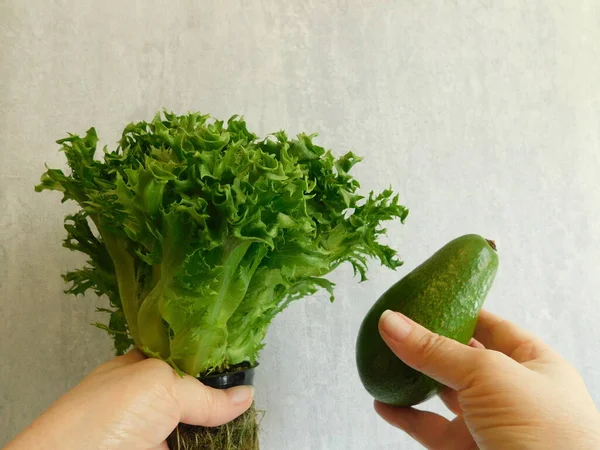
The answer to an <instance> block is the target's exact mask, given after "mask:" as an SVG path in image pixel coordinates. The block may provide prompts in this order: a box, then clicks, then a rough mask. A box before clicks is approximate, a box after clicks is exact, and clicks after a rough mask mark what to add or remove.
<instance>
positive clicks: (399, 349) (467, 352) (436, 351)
mask: <svg viewBox="0 0 600 450" xmlns="http://www.w3.org/2000/svg"><path fill="white" fill-rule="evenodd" d="M379 332H380V334H381V337H382V338H383V340H384V341H385V342H386V344H387V345H388V346H389V347H390V349H391V350H392V351H393V352H394V353H395V354H396V356H397V357H398V358H400V359H401V360H402V361H403V362H404V363H405V364H406V365H408V366H410V367H412V368H413V369H415V370H418V371H419V372H422V373H424V374H425V375H427V376H429V377H431V378H433V379H434V380H436V381H439V382H440V383H442V384H444V385H446V386H448V387H450V388H452V389H454V390H457V391H459V390H462V389H464V388H466V387H467V386H468V384H469V381H470V380H471V379H472V375H473V373H474V371H475V370H476V369H477V367H478V366H480V363H478V360H479V359H480V358H481V355H482V352H484V351H485V350H482V349H476V348H473V347H469V346H467V345H463V344H461V343H459V342H457V341H454V340H452V339H449V338H446V337H444V336H440V335H439V334H436V333H432V332H431V331H429V330H427V329H426V328H424V327H422V326H421V325H419V324H418V323H416V322H414V321H413V320H410V319H409V318H408V317H406V316H404V315H403V314H400V313H398V312H394V311H390V310H387V311H385V312H384V313H383V314H382V315H381V318H380V319H379Z"/></svg>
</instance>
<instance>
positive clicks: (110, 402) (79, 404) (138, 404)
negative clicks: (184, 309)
mask: <svg viewBox="0 0 600 450" xmlns="http://www.w3.org/2000/svg"><path fill="white" fill-rule="evenodd" d="M252 397H253V390H252V388H251V387H250V386H237V387H234V388H231V389H227V390H218V389H212V388H209V387H207V386H204V385H203V384H202V383H200V382H199V381H198V380H196V379H195V378H193V377H190V376H185V377H180V376H179V375H178V374H177V373H175V371H174V370H173V369H172V368H171V367H170V366H169V365H168V364H167V363H165V362H163V361H160V360H158V359H154V358H150V359H147V358H146V357H145V356H144V355H143V354H142V353H141V352H139V351H138V350H133V351H131V352H129V353H127V354H126V355H124V356H119V357H116V358H114V359H112V360H110V361H108V362H107V363H104V364H102V365H101V366H99V367H97V368H96V369H94V370H93V371H92V372H91V373H90V374H89V375H88V376H87V377H86V378H85V379H84V380H83V381H82V382H81V383H80V384H79V385H77V386H76V387H75V388H73V389H72V390H71V391H69V392H68V393H66V394H65V395H64V396H63V397H61V398H60V399H59V400H57V401H56V403H54V404H53V405H52V406H51V407H50V408H49V409H48V410H47V411H46V412H44V413H43V414H42V415H41V416H40V417H38V418H37V419H36V420H35V421H34V422H33V423H32V424H31V425H30V426H29V427H28V428H27V429H26V430H24V431H23V432H22V433H20V434H19V435H18V436H17V437H16V438H15V439H14V440H13V441H12V442H11V443H9V444H8V446H7V447H5V450H31V449H37V450H58V449H60V450H71V449H72V450H109V449H110V450H134V449H135V450H167V449H168V446H167V443H166V442H165V439H166V438H167V437H168V436H169V434H170V433H171V432H172V431H173V429H175V427H176V426H177V424H178V423H179V422H183V423H187V424H190V425H202V426H217V425H222V424H224V423H226V422H229V421H231V420H233V419H234V418H236V417H237V416H239V415H240V414H242V413H243V412H244V411H246V410H247V409H248V408H249V407H250V405H251V404H252Z"/></svg>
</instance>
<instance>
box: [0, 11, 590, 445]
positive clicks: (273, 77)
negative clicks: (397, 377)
mask: <svg viewBox="0 0 600 450" xmlns="http://www.w3.org/2000/svg"><path fill="white" fill-rule="evenodd" d="M598 42H600V6H599V4H598V2H595V1H592V0H587V1H584V0H545V1H543V2H520V1H516V0H514V1H513V0H507V1H502V2H498V1H491V0H478V1H470V0H466V1H461V2H454V1H453V2H439V1H433V0H424V1H418V2H417V1H407V0H404V1H396V2H389V1H382V0H374V1H370V2H366V1H357V0H345V1H342V0H332V1H328V2H317V1H312V0H309V1H306V0H302V1H287V2H280V1H275V0H260V1H252V2H251V1H238V0H228V1H221V2H211V1H202V2H200V1H192V0H185V1H184V0H176V1H171V2H159V1H151V0H137V1H134V0H131V1H127V2H122V1H116V0H105V1H88V0H84V1H75V0H43V1H42V0H0V156H1V159H0V180H1V181H0V211H1V213H0V356H1V357H0V446H1V445H2V444H4V443H5V442H7V441H8V439H9V438H10V437H11V436H13V435H14V434H15V433H16V432H17V431H18V430H20V429H21V428H22V427H24V426H25V425H26V424H27V423H29V422H30V421H31V420H32V419H33V418H34V417H35V416H36V415H38V414H39V413H40V412H41V411H42V410H44V409H45V408H46V407H47V406H48V405H49V404H50V403H51V402H52V401H53V400H55V399H56V398H57V397H58V396H59V395H61V394H62V393H63V392H65V391H66V390H67V389H68V388H70V387H71V386H73V385H74V384H75V383H77V381H78V380H80V379H81V378H82V377H83V376H84V375H85V374H86V373H87V372H88V371H90V370H91V369H92V368H93V367H95V366H96V365H97V364H99V363H100V362H102V361H104V360H106V359H107V358H109V357H110V344H109V341H108V339H107V338H106V337H105V336H104V335H103V332H101V331H99V330H96V329H95V328H93V327H91V326H89V325H88V323H90V322H92V321H95V320H98V319H99V318H101V317H99V316H98V315H97V314H96V313H95V312H94V307H95V306H96V305H101V304H102V301H101V300H97V299H94V298H92V297H87V298H83V299H82V298H79V299H75V298H71V297H68V296H66V295H65V294H63V293H62V290H63V287H64V286H63V284H62V280H61V278H60V274H61V273H62V272H64V271H65V270H66V269H68V268H71V267H74V266H76V265H78V264H80V263H81V262H82V261H81V258H79V257H78V256H76V255H73V254H71V253H69V252H68V251H67V250H65V249H63V248H61V245H60V244H61V239H62V237H63V230H62V219H63V216H64V215H65V214H66V213H67V212H68V211H70V210H71V207H70V206H69V205H62V206H61V205H60V204H59V202H58V201H59V196H58V195H57V194H50V193H47V194H44V195H39V194H35V193H34V192H33V185H34V184H35V183H36V182H37V180H38V177H39V175H40V174H41V172H42V171H43V168H44V163H46V162H47V163H48V164H50V165H52V166H62V165H63V159H62V155H60V154H58V153H57V151H56V150H57V147H56V146H55V145H54V144H53V142H54V140H55V139H58V138H60V137H62V136H64V134H65V133H66V132H68V131H72V132H77V133H79V132H83V131H85V129H86V128H87V127H89V126H91V125H94V126H96V127H97V129H98V131H99V133H100V134H101V136H102V138H103V142H106V143H110V144H112V143H113V142H114V141H115V139H116V137H117V134H118V132H119V130H120V129H121V128H122V126H123V125H124V124H125V123H127V122H128V121H131V120H138V119H147V118H150V117H151V115H152V114H153V113H154V112H155V111H156V110H157V109H159V108H160V107H166V108H168V109H172V110H174V111H177V112H185V111H188V110H201V111H203V112H209V113H212V114H213V115H216V116H217V117H220V118H226V117H228V116H229V115H232V114H234V113H243V114H244V115H245V116H246V118H247V120H248V122H249V124H250V126H251V127H252V128H253V129H256V130H258V131H260V132H268V131H276V130H278V129H280V128H285V129H286V130H289V131H290V132H297V131H303V130H304V131H309V132H313V131H315V132H318V133H320V135H321V137H320V140H319V142H320V143H321V144H323V145H325V146H327V147H329V148H333V149H334V150H335V151H336V152H337V153H341V152H343V151H347V150H350V149H352V150H355V151H356V152H358V153H359V154H362V155H364V156H365V157H366V159H365V161H364V162H363V163H362V164H361V165H360V166H359V167H358V170H357V175H358V176H360V178H361V179H362V180H364V182H363V185H364V187H365V189H371V188H374V189H383V188H385V187H387V186H388V185H391V186H392V187H393V188H394V189H395V190H397V191H398V192H400V193H401V195H402V197H403V199H404V201H405V203H406V204H407V205H408V206H409V207H410V208H411V214H410V216H409V219H408V221H407V224H406V225H405V226H403V227H400V226H392V227H391V228H390V238H389V239H390V242H391V243H392V244H393V245H394V246H395V247H397V248H398V249H400V251H401V254H402V256H403V257H404V259H405V261H406V265H405V266H404V267H402V268H401V269H400V270H399V271H398V273H396V274H395V273H392V272H390V271H387V270H383V269H379V268H377V267H374V268H373V270H372V271H371V279H370V281H369V282H366V283H364V284H362V285H357V283H356V281H355V280H353V279H352V277H351V272H350V270H349V269H348V268H344V269H341V270H340V271H339V272H337V273H336V274H335V276H334V279H335V280H336V281H337V282H338V290H337V295H338V300H337V302H336V303H335V304H333V305H330V304H329V303H328V302H327V299H326V296H325V295H318V296H315V297H314V298H311V299H307V300H305V301H303V302H301V303H298V304H296V305H294V306H293V307H291V308H290V309H289V310H287V311H286V312H285V313H284V314H283V315H282V316H281V317H280V318H279V319H278V320H277V321H276V322H275V323H274V324H273V326H272V329H271V332H270V334H269V338H268V340H269V342H268V345H267V347H266V349H265V351H264V353H263V358H262V364H261V369H260V371H259V374H258V382H257V384H258V387H257V389H258V403H259V405H260V406H261V407H263V408H265V409H266V410H267V415H266V417H265V419H264V422H263V436H262V441H263V448H264V449H265V450H308V449H311V450H342V449H344V450H346V449H350V450H354V449H356V450H363V449H364V450H391V449H399V448H404V449H416V448H419V446H418V445H416V444H414V443H412V442H411V441H410V440H409V439H408V438H407V437H405V436H404V435H402V433H400V432H397V431H396V430H394V429H393V428H391V427H390V426H388V425H387V424H385V423H383V421H381V420H380V419H379V418H378V417H377V416H376V415H375V414H374V413H373V411H372V408H371V401H370V399H369V397H368V396H367V395H366V394H365V393H364V392H363V390H362V388H361V386H360V384H359V381H358V378H357V375H356V373H355V369H354V361H353V354H354V339H355V335H356V332H357V329H358V326H359V323H360V320H361V318H362V317H363V315H364V313H365V312H366V310H367V309H368V308H369V305H370V304H371V303H372V302H373V301H375V299H376V298H377V297H378V296H379V294H381V293H382V292H383V291H384V290H385V289H386V288H387V287H388V286H389V285H390V284H392V283H393V282H394V281H395V280H396V279H398V278H399V277H400V276H401V275H403V274H405V273H407V272H408V271H409V270H410V269H411V268H413V267H415V266H416V265H417V264H418V263H419V262H421V261H422V260H423V259H424V258H426V257H428V256H429V255H430V254H431V253H432V252H433V251H434V250H436V249H437V248H438V247H439V246H441V245H442V244H444V243H445V242H446V241H447V240H449V239H451V238H453V237H456V236H458V235H460V234H463V233H466V232H477V233H481V234H485V235H486V236H489V237H490V238H494V239H496V240H497V242H498V245H499V250H500V254H501V269H500V273H499V276H498V278H497V282H496V284H495V287H494V289H493V292H492V294H491V295H490V297H489V299H488V302H487V307H488V308H489V309H491V310H493V311H495V312H498V313H500V314H503V315H504V316H506V317H508V318H510V319H512V320H514V321H516V322H518V323H519V324H521V325H523V326H526V327H527V328H529V329H531V330H533V331H534V332H535V333H537V334H539V335H540V336H542V337H543V338H544V339H545V340H547V341H548V342H550V343H551V344H552V345H554V346H555V347H556V348H558V350H559V351H561V352H562V353H563V354H564V355H566V356H567V357H568V358H569V360H570V361H572V362H573V364H575V366H576V367H577V368H578V369H579V370H580V371H581V373H582V375H583V377H584V378H585V381H586V382H587V385H588V387H589V389H590V390H591V392H592V395H593V397H594V399H595V401H596V402H599V401H600V360H599V359H598V344H599V343H600V330H599V328H598V322H599V321H600V308H599V306H598V305H599V299H598V293H599V292H600V276H598V274H599V273H600V214H599V212H598V211H599V209H600V182H599V181H598V174H599V173H600V151H599V150H600V148H599V146H600V142H599V139H600V113H599V106H600V103H599V100H600V88H599V87H598V80H600V47H599V44H598ZM430 405H431V407H432V408H435V409H436V410H441V408H440V407H439V404H438V403H437V402H436V401H432V402H431V403H430Z"/></svg>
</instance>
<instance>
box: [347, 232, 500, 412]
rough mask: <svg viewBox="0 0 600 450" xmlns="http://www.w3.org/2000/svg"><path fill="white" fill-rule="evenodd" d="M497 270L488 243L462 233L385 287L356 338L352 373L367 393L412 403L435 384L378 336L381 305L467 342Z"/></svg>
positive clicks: (425, 395)
mask: <svg viewBox="0 0 600 450" xmlns="http://www.w3.org/2000/svg"><path fill="white" fill-rule="evenodd" d="M497 270H498V255H497V253H496V246H495V244H494V242H493V241H489V240H486V239H484V238H483V237H481V236H479V235H476V234H468V235H465V236H461V237H459V238H457V239H454V240H453V241H450V242H449V243H448V244H446V245H445V246H444V247H442V248H441V249H440V250H438V251H437V252H436V253H435V254H434V255H433V256H431V257H430V258H429V259H428V260H426V261H425V262H423V263H422V264H421V265H420V266H418V267H417V268H416V269H414V270H413V271H412V272H410V273H409V274H408V275H406V276H405V277H404V278H402V279H401V280H400V281H398V282H397V283H396V284H394V285H393V286H392V287H391V288H390V289H388V290H387V291H386V292H385V293H384V294H383V295H382V296H381V297H380V298H379V299H378V300H377V302H376V303H375V304H374V305H373V307H372V308H371V309H370V310H369V312H368V313H367V315H366V316H365V318H364V320H363V322H362V325H361V327H360V330H359V333H358V338H357V342H356V363H357V366H358V373H359V375H360V379H361V381H362V383H363V385H364V387H365V388H366V390H367V391H368V392H369V394H371V395H372V396H373V397H374V398H375V399H377V400H379V401H380V402H382V403H386V404H389V405H394V406H412V405H416V404H418V403H421V402H423V401H425V400H427V399H428V398H430V397H431V396H433V395H435V394H436V393H437V391H438V389H439V388H440V387H441V385H440V384H439V383H438V382H436V381H434V380H433V379H431V378H429V377H427V376H426V375H423V374H422V373H420V372H417V371H416V370H414V369H412V368H410V367H409V366H407V365H406V364H404V363H403V362H402V361H401V360H400V359H398V357H397V356H396V355H394V353H392V351H391V350H390V348H389V347H388V346H387V345H386V343H385V342H384V341H383V339H382V338H381V335H380V334H379V330H378V323H379V318H380V317H381V314H382V313H383V312H384V311H385V310H386V309H390V310H392V311H397V312H400V313H402V314H404V315H406V316H407V317H409V318H411V319H412V320H414V321H415V322H417V323H419V324H421V325H422V326H424V327H425V328H428V329H429V330H431V331H433V332H435V333H438V334H440V335H442V336H446V337H448V338H451V339H454V340H456V341H458V342H461V343H463V344H467V343H468V342H469V341H470V340H471V338H472V337H473V332H474V330H475V324H476V323H477V316H478V314H479V310H480V309H481V307H482V305H483V302H484V300H485V297H486V295H487V293H488V292H489V290H490V288H491V286H492V283H493V282H494V278H495V276H496V271H497Z"/></svg>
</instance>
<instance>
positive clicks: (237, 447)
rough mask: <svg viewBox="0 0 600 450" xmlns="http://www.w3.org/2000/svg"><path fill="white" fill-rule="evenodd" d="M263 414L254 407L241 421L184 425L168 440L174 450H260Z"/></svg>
mask: <svg viewBox="0 0 600 450" xmlns="http://www.w3.org/2000/svg"><path fill="white" fill-rule="evenodd" d="M259 415H261V414H260V413H259V412H258V411H257V410H256V408H255V407H254V405H252V406H251V407H250V409H248V411H246V412H245V413H244V414H242V415H241V416H240V417H238V418H237V419H234V420H233V421H231V422H229V423H226V424H225V425H221V426H218V427H210V428H208V427H197V426H193V425H186V424H183V423H180V424H179V425H178V426H177V428H176V429H175V430H174V431H173V433H171V435H170V436H169V437H168V439H167V443H168V444H169V449H170V450H259V444H258V430H259V422H260V418H259Z"/></svg>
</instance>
